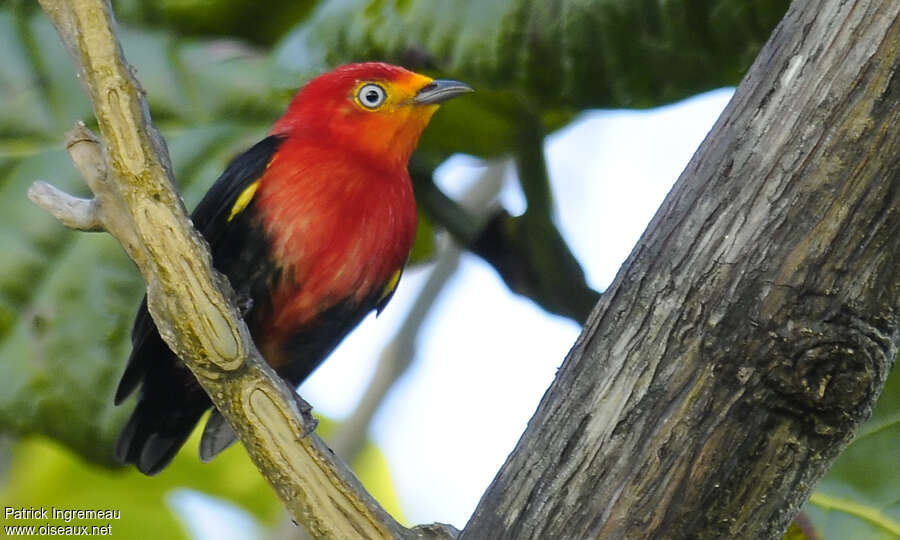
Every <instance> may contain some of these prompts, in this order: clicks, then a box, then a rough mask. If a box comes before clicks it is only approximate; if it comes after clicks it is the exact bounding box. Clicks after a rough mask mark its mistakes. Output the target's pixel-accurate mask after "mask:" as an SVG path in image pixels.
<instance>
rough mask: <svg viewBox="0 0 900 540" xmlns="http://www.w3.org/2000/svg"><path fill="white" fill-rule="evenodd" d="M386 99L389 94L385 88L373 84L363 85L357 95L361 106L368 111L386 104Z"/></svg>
mask: <svg viewBox="0 0 900 540" xmlns="http://www.w3.org/2000/svg"><path fill="white" fill-rule="evenodd" d="M385 98H387V93H386V92H385V91H384V88H382V87H381V86H379V85H377V84H373V83H369V84H366V85H363V87H362V88H360V89H359V93H357V94H356V99H357V100H359V104H360V105H362V106H363V107H366V108H367V109H377V108H378V107H380V106H381V104H382V103H384V100H385Z"/></svg>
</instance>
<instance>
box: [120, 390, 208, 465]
mask: <svg viewBox="0 0 900 540" xmlns="http://www.w3.org/2000/svg"><path fill="white" fill-rule="evenodd" d="M205 410H206V409H199V410H198V409H196V408H190V409H187V410H186V409H184V408H177V407H171V406H165V405H164V404H162V403H159V402H152V401H149V400H147V399H143V398H142V399H141V400H140V401H139V402H138V404H137V407H135V408H134V412H132V413H131V418H130V419H129V420H128V423H127V424H125V427H124V428H123V429H122V432H121V433H119V438H118V439H117V440H116V447H115V457H116V459H117V460H119V461H120V462H122V463H126V464H127V463H133V464H134V465H135V466H136V467H137V468H138V470H139V471H141V472H142V473H144V474H146V475H148V476H152V475H154V474H156V473H158V472H160V471H161V470H163V469H164V468H166V465H168V464H169V462H171V461H172V458H174V457H175V454H177V453H178V450H179V449H180V448H181V447H182V445H184V442H185V441H186V440H187V438H188V437H189V436H190V434H191V431H193V430H194V426H196V425H197V422H198V421H199V420H200V417H201V416H203V413H204V412H205Z"/></svg>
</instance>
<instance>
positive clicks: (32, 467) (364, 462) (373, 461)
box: [0, 420, 402, 539]
mask: <svg viewBox="0 0 900 540" xmlns="http://www.w3.org/2000/svg"><path fill="white" fill-rule="evenodd" d="M332 427H333V426H332V424H331V423H330V422H328V421H325V420H322V421H321V422H320V424H319V429H318V431H319V432H320V433H321V434H323V435H324V436H328V434H329V432H331V431H332ZM200 433H201V431H200V430H199V429H198V430H196V431H195V433H194V434H193V436H192V437H191V439H190V440H189V441H188V442H187V444H186V445H185V446H186V448H189V449H190V450H191V451H186V452H181V453H180V454H179V455H178V456H176V458H175V460H174V461H173V462H172V464H171V465H170V466H169V467H168V468H166V470H165V471H163V472H162V473H160V474H159V476H157V477H154V478H152V479H148V478H147V477H145V476H143V475H142V474H140V473H139V472H137V470H135V469H134V468H130V467H129V468H128V469H120V470H116V471H113V470H110V469H107V468H105V467H99V466H97V465H93V464H89V463H86V462H85V461H84V460H82V459H79V458H78V457H77V456H75V455H74V454H72V453H71V452H68V451H66V450H65V449H63V448H62V447H60V446H59V445H58V444H56V443H54V442H52V441H50V440H48V439H45V438H29V439H27V440H25V441H23V442H21V443H19V444H18V445H17V446H16V448H15V451H14V454H13V456H12V461H11V463H10V473H9V478H8V481H7V483H6V486H5V487H4V488H3V489H0V505H2V506H16V507H22V506H24V507H32V506H33V507H44V508H50V507H56V508H59V509H111V510H119V511H120V512H121V519H119V520H116V521H112V522H111V523H112V531H113V533H114V535H115V537H116V538H147V537H148V532H149V531H152V536H153V537H154V538H167V539H169V538H172V539H175V538H187V530H186V528H185V526H184V524H183V523H182V522H181V521H180V520H179V518H178V514H176V513H175V512H174V511H173V509H172V507H171V504H170V503H169V500H168V497H169V496H170V495H171V493H172V491H173V490H174V489H176V488H179V487H184V486H189V487H190V488H191V489H194V490H197V491H200V492H203V493H204V494H207V495H211V496H213V497H218V498H220V499H222V500H225V501H227V502H230V503H232V504H234V505H236V506H238V507H239V508H241V509H243V510H245V511H247V512H249V513H250V514H251V515H252V516H253V517H254V518H255V519H256V520H257V521H258V522H259V524H260V525H261V526H262V527H266V528H272V527H273V526H276V525H277V524H278V522H279V520H280V519H283V510H282V506H281V502H280V501H279V500H278V498H277V497H275V493H274V492H273V491H272V488H271V487H270V486H269V484H268V483H267V482H266V481H265V480H264V479H263V477H262V476H261V475H260V474H259V472H258V471H257V470H256V467H255V466H254V465H253V463H252V462H251V461H250V459H249V458H248V457H247V453H246V452H245V451H244V448H243V447H242V446H241V445H234V446H232V447H231V448H229V449H228V450H226V451H225V452H223V453H222V454H221V455H219V456H218V457H216V459H215V460H213V461H211V462H210V463H207V464H203V463H201V462H200V461H199V459H197V454H196V448H197V446H198V444H199V442H200ZM354 468H355V470H356V471H357V474H358V475H359V477H360V480H361V481H362V482H363V483H364V484H365V485H366V487H367V488H368V489H369V491H370V492H371V493H372V494H373V495H374V496H375V497H377V498H378V500H379V501H380V502H381V504H382V505H383V506H384V507H385V509H387V510H388V511H389V512H391V514H392V515H393V516H395V517H396V518H397V519H401V520H402V511H401V510H400V506H399V503H398V501H397V496H396V494H395V493H394V490H393V487H392V483H391V478H390V474H389V472H388V468H387V462H386V461H385V460H384V456H383V455H382V454H381V452H379V451H378V449H377V448H375V446H374V445H372V444H371V443H368V444H366V445H365V446H364V447H363V450H362V452H361V453H360V455H359V457H358V458H357V460H356V463H355V464H354ZM76 522H77V523H78V524H80V525H105V524H106V523H107V522H108V521H107V520H103V522H97V523H92V522H90V521H85V520H76ZM44 523H45V521H44V520H41V521H40V523H39V524H44ZM46 523H51V524H54V525H64V524H65V523H64V522H63V521H61V520H52V519H51V520H46ZM25 524H34V523H33V522H27V523H25ZM69 524H70V525H71V523H69Z"/></svg>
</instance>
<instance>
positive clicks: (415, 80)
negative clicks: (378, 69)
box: [351, 71, 434, 111]
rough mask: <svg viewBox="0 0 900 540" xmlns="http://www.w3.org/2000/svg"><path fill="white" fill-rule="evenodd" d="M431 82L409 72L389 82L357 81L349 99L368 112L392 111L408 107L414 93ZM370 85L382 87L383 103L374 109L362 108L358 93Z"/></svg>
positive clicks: (424, 77) (429, 78)
mask: <svg viewBox="0 0 900 540" xmlns="http://www.w3.org/2000/svg"><path fill="white" fill-rule="evenodd" d="M433 80H434V79H432V78H431V77H426V76H425V75H419V74H418V73H413V72H411V71H409V72H406V73H403V74H401V75H399V76H397V77H394V78H392V79H390V80H377V79H376V80H359V81H357V82H356V85H355V86H354V87H353V90H352V95H351V98H352V99H353V101H354V102H355V103H356V105H357V106H358V107H360V108H363V109H367V110H369V111H378V110H384V109H389V110H392V109H395V108H396V107H397V106H400V105H410V104H411V100H412V98H413V97H414V96H415V95H416V93H417V92H418V91H419V90H421V89H422V88H423V87H425V86H426V85H428V84H430V83H431V82H432V81H433ZM370 84H377V85H378V86H380V87H382V88H383V89H384V91H385V93H386V94H387V95H386V98H385V100H384V103H383V104H381V105H379V106H377V107H374V108H372V107H366V106H364V105H363V104H362V103H361V102H360V99H359V94H360V91H361V90H362V89H363V88H364V87H366V86H367V85H370Z"/></svg>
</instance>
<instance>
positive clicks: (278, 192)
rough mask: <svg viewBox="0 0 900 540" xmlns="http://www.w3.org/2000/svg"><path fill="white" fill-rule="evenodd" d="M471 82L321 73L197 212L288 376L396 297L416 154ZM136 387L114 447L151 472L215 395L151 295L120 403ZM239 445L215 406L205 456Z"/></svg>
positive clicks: (299, 374) (402, 74)
mask: <svg viewBox="0 0 900 540" xmlns="http://www.w3.org/2000/svg"><path fill="white" fill-rule="evenodd" d="M469 90H470V89H469V88H468V87H467V86H465V85H463V84H462V83H458V82H456V81H434V80H432V79H430V78H428V77H425V76H422V75H418V74H415V73H412V72H410V71H407V70H405V69H403V68H400V67H397V66H391V65H388V64H381V63H365V64H350V65H347V66H343V67H341V68H338V69H336V70H334V71H332V72H330V73H326V74H325V75H322V76H319V77H317V78H315V79H313V80H312V81H310V82H309V83H308V84H307V85H306V86H305V87H304V88H302V89H301V90H300V91H299V92H298V93H297V95H296V96H295V98H294V99H293V100H292V102H291V104H290V106H289V107H288V109H287V111H286V112H285V114H284V116H282V117H281V119H279V120H278V122H276V123H275V125H274V126H273V128H272V130H271V132H270V134H269V136H268V137H267V138H266V139H264V140H263V141H261V142H259V143H258V144H256V145H255V146H253V147H252V148H251V149H249V150H247V151H246V152H245V153H243V154H241V155H240V156H238V157H237V158H235V160H234V161H233V162H232V163H231V164H230V165H229V166H228V168H226V170H225V172H224V173H223V174H222V176H221V177H220V178H219V179H218V180H217V181H216V183H215V184H214V185H213V187H212V188H211V189H210V191H209V192H208V193H207V194H206V196H205V197H204V198H203V200H202V201H201V202H200V204H199V205H198V206H197V208H196V209H195V210H194V212H193V213H192V218H193V221H194V224H195V226H196V227H197V228H198V230H199V231H200V232H201V233H202V234H203V235H204V237H205V238H206V239H207V241H208V242H209V244H210V248H211V251H212V255H213V264H214V266H215V267H216V268H217V269H218V270H219V271H221V272H222V273H224V274H225V275H226V276H227V277H228V278H229V280H230V281H231V285H232V287H233V288H234V290H235V292H236V293H237V294H238V295H239V297H240V298H241V299H242V300H243V302H242V303H244V304H245V305H246V306H247V308H246V312H245V314H244V319H245V321H246V322H247V325H248V327H249V328H250V332H251V335H252V336H253V338H254V341H255V342H256V344H257V346H258V347H259V349H260V352H261V353H262V354H263V356H264V357H265V358H266V360H267V361H268V362H269V363H270V364H271V365H272V366H273V367H274V368H275V369H276V371H277V372H278V373H279V374H280V375H281V376H282V377H284V378H285V379H287V380H288V381H289V382H291V383H292V384H294V385H297V384H299V383H300V382H302V380H303V379H305V378H306V377H307V376H308V375H309V373H311V372H312V371H313V370H314V369H315V368H316V367H317V366H318V365H319V364H320V363H321V362H322V360H323V359H324V358H325V357H326V356H327V355H328V354H329V353H330V352H331V350H333V349H334V347H335V346H337V344H338V343H339V342H340V341H341V340H342V339H343V337H344V336H345V335H346V334H347V333H348V332H349V331H350V330H351V329H352V328H353V327H355V326H356V325H357V324H358V323H359V321H360V320H362V319H363V318H364V317H365V315H366V314H368V313H369V312H370V311H372V310H373V309H378V310H380V309H381V308H383V307H384V305H385V303H386V302H387V301H388V300H389V299H390V296H391V295H392V294H393V290H394V287H395V286H396V283H397V279H398V277H399V275H400V272H402V269H403V265H404V264H405V262H406V258H407V257H408V255H409V251H410V249H411V247H412V244H413V239H414V236H415V230H416V206H415V199H414V197H413V192H412V186H411V183H410V179H409V173H408V172H407V161H408V160H409V156H410V154H411V153H412V151H413V149H414V148H415V146H416V143H417V142H418V139H419V136H420V135H421V133H422V130H423V129H425V126H426V125H427V124H428V121H429V119H430V118H431V115H432V114H433V113H434V111H435V110H436V109H437V105H438V104H439V103H440V102H442V101H444V100H446V99H448V98H450V97H453V96H455V95H458V94H460V93H462V92H466V91H469ZM138 386H140V387H141V391H140V397H139V400H138V404H137V406H136V408H135V410H134V412H133V413H132V416H131V419H130V420H129V422H128V423H127V424H126V426H125V428H124V429H123V430H122V433H121V434H120V436H119V439H118V441H117V443H116V449H115V453H116V456H117V458H118V459H119V460H120V461H122V462H124V463H134V464H135V465H136V466H137V467H138V469H139V470H141V471H142V472H144V473H145V474H155V473H156V472H159V471H160V470H162V469H163V468H164V467H165V466H166V465H167V464H168V463H169V461H170V460H171V459H172V458H173V457H174V455H175V454H176V453H177V451H178V449H179V448H180V447H181V445H182V444H184V441H185V439H186V438H187V436H188V435H189V434H190V432H191V431H192V429H193V427H194V425H195V424H196V423H197V421H198V420H199V418H200V416H201V415H202V414H203V412H205V411H206V410H207V409H208V408H209V407H210V405H211V403H210V401H209V398H208V397H207V396H206V394H205V393H204V392H203V390H202V389H201V388H200V386H199V384H198V383H197V381H196V380H195V379H194V378H193V375H191V374H190V372H189V371H188V370H187V369H186V368H185V367H184V365H183V364H181V362H180V361H179V360H178V359H177V358H176V357H175V355H174V354H173V353H172V352H171V351H170V350H169V349H168V347H167V346H166V345H165V343H164V342H163V341H162V339H161V338H160V336H159V334H158V332H157V330H156V327H155V326H154V325H153V321H152V319H151V318H150V317H149V314H148V313H147V310H146V302H145V303H144V304H142V305H141V308H140V309H139V310H138V314H137V317H136V318H135V325H134V330H133V331H132V354H131V357H130V358H129V362H128V367H127V368H126V370H125V373H124V374H123V375H122V379H121V381H120V383H119V389H118V391H117V393H116V403H120V402H121V401H122V400H124V399H125V398H126V397H127V396H128V395H129V394H130V393H131V392H132V391H134V390H135V389H136V388H137V387H138ZM233 440H234V434H233V433H232V432H231V429H230V427H229V426H228V425H227V423H225V422H224V419H223V417H222V416H221V415H219V414H218V413H217V411H215V410H214V411H213V414H212V416H211V417H210V420H209V421H208V422H207V425H206V429H205V431H204V436H203V440H202V441H201V458H203V459H210V458H212V457H213V456H214V455H215V454H217V453H218V452H219V451H221V450H222V449H224V448H225V447H226V446H228V444H230V443H231V442H232V441H233Z"/></svg>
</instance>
